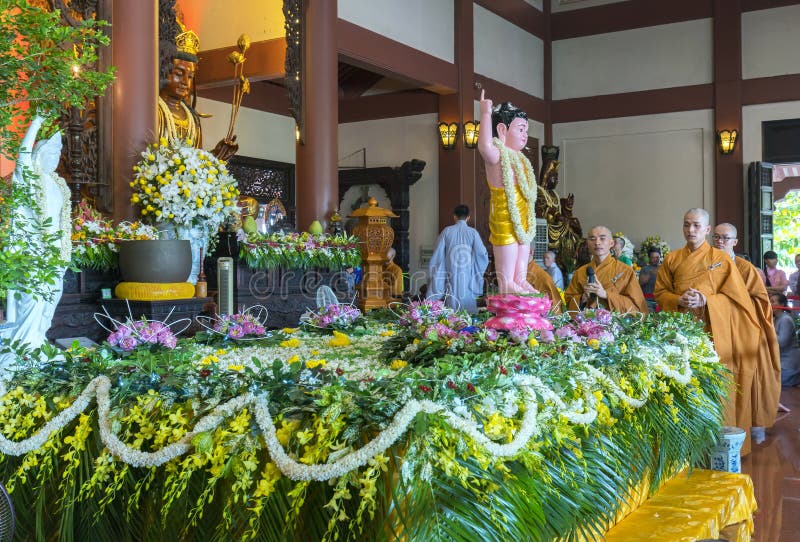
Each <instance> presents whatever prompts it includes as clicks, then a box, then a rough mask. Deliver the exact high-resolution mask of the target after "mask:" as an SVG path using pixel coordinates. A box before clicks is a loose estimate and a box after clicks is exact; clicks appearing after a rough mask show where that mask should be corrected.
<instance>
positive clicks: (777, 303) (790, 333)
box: [769, 294, 800, 387]
mask: <svg viewBox="0 0 800 542" xmlns="http://www.w3.org/2000/svg"><path fill="white" fill-rule="evenodd" d="M769 298H770V301H772V306H773V309H772V318H773V321H774V322H775V334H776V335H777V336H778V348H780V351H781V386H784V387H789V386H797V385H798V384H800V348H798V347H797V330H796V329H795V326H794V318H793V317H792V315H791V314H790V312H789V311H787V310H785V309H783V308H782V307H787V306H788V305H789V301H788V300H787V299H786V296H785V295H783V294H772V295H770V296H769Z"/></svg>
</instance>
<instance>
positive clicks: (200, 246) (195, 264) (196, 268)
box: [175, 224, 208, 284]
mask: <svg viewBox="0 0 800 542" xmlns="http://www.w3.org/2000/svg"><path fill="white" fill-rule="evenodd" d="M175 236H176V237H177V238H178V239H184V240H187V241H189V243H190V244H191V246H192V272H191V273H190V274H189V278H188V279H186V282H191V283H192V284H197V276H198V275H199V274H200V252H201V250H202V252H206V249H207V248H208V229H207V228H206V226H205V225H189V226H186V225H180V224H179V225H176V226H175Z"/></svg>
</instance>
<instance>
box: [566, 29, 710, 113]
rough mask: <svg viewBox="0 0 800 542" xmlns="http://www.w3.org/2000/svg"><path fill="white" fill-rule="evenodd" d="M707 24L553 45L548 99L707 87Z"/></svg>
mask: <svg viewBox="0 0 800 542" xmlns="http://www.w3.org/2000/svg"><path fill="white" fill-rule="evenodd" d="M712 51H713V48H712V27H711V19H700V20H696V21H687V22H682V23H674V24H665V25H660V26H651V27H647V28H636V29H633V30H624V31H621V32H611V33H608V34H597V35H593V36H582V37H578V38H571V39H566V40H557V41H554V42H553V99H554V100H564V99H567V98H579V97H582V96H598V95H603V94H614V93H618V92H633V91H639V90H651V89H658V88H669V87H679V86H683V85H699V84H703V83H710V82H711V81H712V77H713V73H712V72H713V63H712V61H713V59H712Z"/></svg>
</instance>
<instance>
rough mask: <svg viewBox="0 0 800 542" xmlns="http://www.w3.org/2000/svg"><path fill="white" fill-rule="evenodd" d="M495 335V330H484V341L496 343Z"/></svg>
mask: <svg viewBox="0 0 800 542" xmlns="http://www.w3.org/2000/svg"><path fill="white" fill-rule="evenodd" d="M497 335H498V333H497V330H496V329H492V328H488V329H487V330H486V339H487V340H489V341H496V340H497Z"/></svg>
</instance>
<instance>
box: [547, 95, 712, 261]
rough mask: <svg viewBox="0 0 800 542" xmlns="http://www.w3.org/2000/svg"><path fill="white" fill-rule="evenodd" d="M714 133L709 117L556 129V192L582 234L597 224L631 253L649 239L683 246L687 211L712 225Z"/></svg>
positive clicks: (629, 119)
mask: <svg viewBox="0 0 800 542" xmlns="http://www.w3.org/2000/svg"><path fill="white" fill-rule="evenodd" d="M713 133H714V132H713V115H712V112H711V111H710V110H704V111H688V112H682V113H670V114H663V115H645V116H640V117H626V118H619V119H603V120H597V121H587V122H574V123H566V124H556V125H554V126H553V140H554V144H556V145H558V146H560V147H561V168H560V170H559V178H560V182H559V186H558V191H559V192H560V193H561V195H562V196H564V195H566V194H567V193H568V192H573V193H574V194H575V208H574V214H575V216H577V217H578V218H579V219H580V221H581V225H582V226H583V228H584V233H586V231H587V230H588V228H590V227H592V226H593V225H595V224H604V225H607V226H609V227H611V228H612V229H613V230H614V231H618V230H622V231H624V232H625V234H626V235H627V236H628V237H629V238H630V239H631V240H632V241H633V243H634V244H635V245H637V247H638V245H639V243H641V241H642V239H644V238H645V237H647V236H649V235H661V237H662V238H663V239H665V240H666V241H667V242H668V243H669V244H670V246H671V247H673V248H676V247H679V246H683V243H684V241H683V235H682V233H681V219H682V216H683V213H684V212H685V211H686V209H689V208H691V207H704V208H705V209H707V210H708V211H709V213H710V214H711V215H712V220H713V214H714V209H713V194H714V192H713V186H714V171H713V162H714V156H713V154H712V153H713V144H714V136H713Z"/></svg>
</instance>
